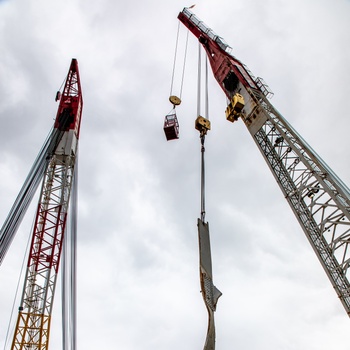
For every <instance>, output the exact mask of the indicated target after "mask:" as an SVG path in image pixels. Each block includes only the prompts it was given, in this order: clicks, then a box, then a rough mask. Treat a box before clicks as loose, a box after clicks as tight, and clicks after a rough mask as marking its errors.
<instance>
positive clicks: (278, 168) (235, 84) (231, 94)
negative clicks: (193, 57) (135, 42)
mask: <svg viewBox="0 0 350 350" xmlns="http://www.w3.org/2000/svg"><path fill="white" fill-rule="evenodd" d="M178 19H179V20H180V21H181V22H182V23H183V24H184V25H185V26H186V27H187V28H188V29H189V30H190V31H191V32H192V33H193V34H194V35H195V36H196V37H197V38H198V40H199V42H200V43H201V44H202V46H203V47H204V49H205V51H206V53H207V55H208V59H209V62H210V65H211V68H212V71H213V74H214V76H215V79H216V80H217V82H218V83H219V85H220V87H221V88H222V90H223V91H224V93H225V94H226V96H227V98H228V99H229V101H230V103H229V105H228V107H227V109H226V117H227V119H228V120H229V121H231V122H235V121H236V120H238V118H241V119H242V120H243V122H244V123H245V125H246V127H247V128H248V130H249V132H250V134H251V136H252V137H253V139H254V141H255V143H256V145H257V146H258V148H259V150H260V151H261V153H262V155H263V156H264V158H265V160H266V162H267V164H268V166H269V168H270V170H271V171H272V173H273V175H274V177H275V179H276V181H277V183H278V185H279V187H280V188H281V190H282V192H283V195H284V196H285V198H286V200H287V201H288V203H289V205H290V207H291V208H292V210H293V212H294V214H295V216H296V218H297V219H298V221H299V223H300V225H301V227H302V229H303V231H304V233H305V234H306V237H307V238H308V240H309V242H310V244H311V246H312V248H313V250H314V251H315V253H316V255H317V257H318V259H319V261H320V262H321V265H322V266H323V268H324V270H325V272H326V274H327V276H328V278H329V279H330V281H331V283H332V286H333V287H334V289H335V291H336V293H337V295H338V297H339V299H340V300H341V302H342V304H343V306H344V308H345V310H346V312H347V314H348V316H349V317H350V283H349V279H348V277H349V264H350V250H349V248H350V247H349V243H350V191H349V189H348V188H347V186H346V185H344V183H343V182H342V181H341V180H340V179H339V178H338V177H337V176H336V175H335V174H334V173H333V171H332V170H331V169H330V168H329V167H328V166H327V165H326V164H325V162H324V161H323V160H322V159H321V158H320V157H319V156H318V155H317V154H316V153H315V152H314V151H313V150H312V149H311V147H310V146H309V145H308V144H307V143H306V142H305V141H304V140H303V139H302V137H301V136H300V135H299V134H298V133H297V132H296V131H295V130H294V129H293V128H292V126H291V125H290V124H289V123H288V122H287V121H286V120H285V119H284V118H283V116H282V115H281V114H280V113H279V112H278V111H277V110H276V109H275V108H274V107H273V106H272V104H271V103H270V101H269V100H268V97H270V95H271V91H270V90H269V88H268V86H267V85H266V84H265V83H264V81H263V80H262V79H261V78H255V77H254V76H253V75H252V73H251V72H250V71H249V69H248V68H247V67H246V66H245V65H244V64H243V63H242V62H240V61H239V60H238V59H237V58H235V57H234V56H233V55H232V54H231V51H232V49H231V47H230V46H229V45H227V43H226V42H225V41H224V40H223V39H222V38H221V37H219V36H218V35H217V34H215V33H214V32H213V31H212V30H211V29H210V28H209V27H208V26H207V25H206V24H204V23H203V22H202V21H201V20H199V19H198V17H196V16H195V15H194V14H193V13H192V12H191V11H190V10H189V9H188V8H184V9H183V11H182V12H180V13H179V15H178Z"/></svg>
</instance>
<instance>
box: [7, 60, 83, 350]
mask: <svg viewBox="0 0 350 350" xmlns="http://www.w3.org/2000/svg"><path fill="white" fill-rule="evenodd" d="M82 108H83V100H82V93H81V86H80V78H79V70H78V62H77V60H76V59H73V60H72V62H71V65H70V68H69V72H68V75H67V79H66V83H65V86H64V90H63V93H62V96H61V98H60V104H59V107H58V112H57V116H56V120H55V124H54V129H57V130H59V131H61V132H63V135H62V137H61V139H60V141H59V143H58V144H57V145H56V147H55V149H54V150H53V155H52V157H51V159H50V161H49V163H48V165H47V167H46V169H45V173H44V179H43V182H42V188H41V193H40V197H39V203H38V208H37V212H36V218H35V224H34V229H33V233H32V241H31V245H30V252H29V258H28V264H27V270H26V275H25V281H24V288H23V294H22V298H21V302H20V306H19V313H18V318H17V324H16V328H15V333H14V337H13V342H12V346H11V349H12V350H14V349H16V350H24V349H37V350H47V349H48V343H49V333H50V322H51V312H52V306H53V299H54V292H55V285H56V280H57V273H58V269H59V264H60V257H61V251H62V243H63V240H64V234H65V229H66V222H67V212H68V206H69V199H70V193H71V188H72V182H73V177H74V166H75V161H76V155H77V148H78V139H79V130H80V121H81V115H82Z"/></svg>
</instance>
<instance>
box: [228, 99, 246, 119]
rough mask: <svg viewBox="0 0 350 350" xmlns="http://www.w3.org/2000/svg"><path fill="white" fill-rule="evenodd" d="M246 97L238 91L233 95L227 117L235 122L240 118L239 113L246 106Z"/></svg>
mask: <svg viewBox="0 0 350 350" xmlns="http://www.w3.org/2000/svg"><path fill="white" fill-rule="evenodd" d="M244 104H245V103H244V98H243V96H242V95H240V94H238V93H236V94H234V95H233V97H232V99H231V102H230V104H229V105H228V106H227V108H226V111H225V113H226V119H227V120H228V121H230V122H232V123H233V122H234V121H235V120H237V119H238V118H239V115H240V113H241V111H242V109H243V108H244Z"/></svg>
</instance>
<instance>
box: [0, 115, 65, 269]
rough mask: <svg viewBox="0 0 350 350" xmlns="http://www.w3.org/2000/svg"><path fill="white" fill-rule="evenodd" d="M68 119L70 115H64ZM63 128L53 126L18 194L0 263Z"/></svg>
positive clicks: (1, 234)
mask: <svg viewBox="0 0 350 350" xmlns="http://www.w3.org/2000/svg"><path fill="white" fill-rule="evenodd" d="M64 117H65V120H64V121H66V119H67V120H68V115H67V116H64ZM63 134H64V131H63V130H59V129H56V128H52V129H51V130H50V132H49V134H48V136H47V137H46V139H45V142H44V144H43V146H42V147H41V149H40V151H39V153H38V155H37V157H36V159H35V161H34V163H33V166H32V168H31V169H30V170H29V174H28V175H27V177H26V179H25V181H24V184H23V186H22V188H21V189H20V191H19V194H18V195H17V197H16V199H15V201H14V204H13V205H12V207H11V209H10V212H9V214H8V216H7V218H6V219H5V222H4V224H3V226H2V228H1V230H0V265H1V263H2V261H3V259H4V257H5V254H6V253H7V251H8V249H9V247H10V245H11V243H12V241H13V239H14V236H15V234H16V232H17V230H18V227H19V225H20V224H21V222H22V220H23V217H24V215H25V213H26V212H27V210H28V207H29V205H30V203H31V201H32V199H33V197H34V195H35V193H36V190H37V188H38V186H39V183H40V181H41V179H42V177H43V175H44V173H45V170H46V168H47V165H48V163H49V161H50V159H51V158H52V155H53V152H54V151H55V149H56V148H57V146H58V144H59V142H60V140H61V138H62V136H63Z"/></svg>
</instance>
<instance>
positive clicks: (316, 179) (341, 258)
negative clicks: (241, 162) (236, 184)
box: [243, 90, 350, 316]
mask: <svg viewBox="0 0 350 350" xmlns="http://www.w3.org/2000/svg"><path fill="white" fill-rule="evenodd" d="M249 94H250V95H251V97H252V98H253V99H254V101H255V102H256V108H255V109H254V110H253V111H252V112H251V113H250V114H249V115H248V116H243V120H244V121H245V123H246V125H247V127H248V129H249V128H250V125H251V123H252V121H253V120H258V118H260V119H261V120H263V123H262V125H261V127H260V128H258V129H257V130H255V131H253V132H252V134H253V138H254V140H255V142H256V144H257V145H258V147H259V149H260V151H261V153H262V154H263V155H264V157H265V160H266V161H267V163H268V165H269V167H270V169H271V171H272V173H273V175H274V176H275V178H276V180H277V182H278V184H279V186H280V188H281V190H282V192H283V193H284V196H285V198H286V199H287V201H288V203H289V204H290V206H291V208H292V210H293V212H294V214H295V216H296V217H297V219H298V221H299V223H300V225H301V227H302V229H303V230H304V232H305V234H306V236H307V238H308V240H309V242H310V243H311V246H312V248H313V249H314V251H315V252H316V254H317V256H318V258H319V260H320V262H321V264H322V266H323V268H324V270H325V271H326V273H327V275H328V277H329V279H330V281H331V283H332V285H333V287H334V289H335V291H336V293H337V294H338V297H339V298H340V300H341V302H342V303H343V306H344V307H345V310H346V312H347V313H348V315H349V316H350V283H349V279H348V273H349V264H350V251H349V243H350V192H349V190H348V188H347V187H346V186H345V185H344V184H343V183H342V182H341V181H340V180H339V179H338V178H337V176H336V175H335V174H334V173H333V172H332V171H331V169H330V168H329V167H328V166H327V165H326V164H325V163H324V162H323V160H322V159H321V158H320V157H319V156H318V155H317V154H316V153H315V152H314V151H313V150H312V149H311V147H310V146H309V145H308V144H307V143H306V142H305V141H304V140H303V139H302V138H301V137H300V136H299V135H298V134H297V132H296V131H295V130H294V129H293V128H292V127H291V126H290V125H289V124H288V122H287V121H286V120H285V119H284V118H283V117H282V115H280V114H279V113H278V112H277V111H276V110H275V108H274V107H273V106H272V105H271V104H270V103H269V101H268V100H267V99H266V97H265V96H264V95H263V94H262V93H261V92H258V91H254V90H250V91H249ZM264 120H265V121H264Z"/></svg>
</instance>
